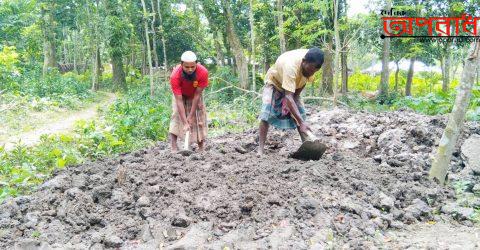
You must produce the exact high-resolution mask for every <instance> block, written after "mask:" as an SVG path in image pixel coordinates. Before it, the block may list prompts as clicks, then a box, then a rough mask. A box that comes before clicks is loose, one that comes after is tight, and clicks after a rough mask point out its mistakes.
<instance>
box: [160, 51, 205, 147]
mask: <svg viewBox="0 0 480 250" xmlns="http://www.w3.org/2000/svg"><path fill="white" fill-rule="evenodd" d="M170 86H171V89H172V92H173V95H174V97H173V100H172V110H173V112H172V118H171V120H170V128H169V137H170V143H171V150H172V152H176V151H178V146H177V138H178V137H184V136H185V133H186V132H187V131H189V132H190V142H189V143H192V142H196V143H197V144H198V149H199V151H203V150H204V148H205V139H206V138H207V124H206V121H207V112H206V110H205V105H204V103H203V100H202V91H203V89H204V88H206V87H207V86H208V70H207V69H206V68H205V67H204V66H203V65H201V64H199V63H197V56H196V55H195V53H193V52H192V51H186V52H184V53H183V54H182V57H181V64H180V65H177V66H176V67H175V68H174V69H173V71H172V75H171V76H170Z"/></svg>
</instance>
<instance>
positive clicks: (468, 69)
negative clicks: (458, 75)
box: [430, 42, 480, 185]
mask: <svg viewBox="0 0 480 250" xmlns="http://www.w3.org/2000/svg"><path fill="white" fill-rule="evenodd" d="M479 49H480V42H477V43H474V44H472V46H471V53H469V55H470V56H469V57H468V58H467V60H466V61H465V66H464V68H463V73H462V79H461V82H460V86H459V87H458V89H457V96H456V97H455V104H454V105H453V110H452V112H451V113H450V115H449V117H448V123H447V126H446V128H445V130H444V131H443V135H442V138H441V139H440V143H439V145H438V148H437V151H436V154H435V158H434V159H433V162H432V167H431V169H430V178H432V179H434V180H436V181H438V182H439V183H440V184H442V185H443V184H444V183H445V181H446V180H445V179H446V176H447V171H448V168H449V166H450V161H451V158H452V153H453V150H454V148H455V144H456V143H457V139H458V136H459V134H460V131H461V130H462V127H463V123H464V119H465V113H466V112H467V108H468V104H469V102H470V96H471V93H472V86H473V84H474V82H475V72H477V70H478V68H479V65H480V60H479Z"/></svg>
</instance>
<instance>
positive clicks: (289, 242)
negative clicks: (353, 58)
mask: <svg viewBox="0 0 480 250" xmlns="http://www.w3.org/2000/svg"><path fill="white" fill-rule="evenodd" d="M309 120H310V121H311V122H312V124H313V125H312V128H313V130H314V132H315V133H316V134H317V135H319V136H321V137H322V138H323V140H324V141H325V143H326V144H327V145H328V146H329V149H328V150H327V152H326V154H325V155H324V157H322V159H320V160H319V161H308V162H304V161H299V160H294V159H290V158H288V154H289V152H291V151H293V150H294V149H296V148H297V147H298V146H299V145H300V140H299V138H298V135H296V134H295V133H294V132H281V131H273V133H270V134H269V140H268V141H267V146H268V148H267V155H266V156H263V157H261V158H258V157H257V156H256V154H255V151H254V150H255V149H256V143H255V138H256V134H255V133H256V132H255V131H253V130H252V131H249V132H246V133H243V134H227V135H225V136H222V137H218V138H214V139H212V140H211V142H210V143H209V145H208V150H207V152H205V153H202V154H199V153H194V154H192V155H189V156H181V155H177V154H174V155H172V154H170V153H169V150H168V148H167V145H166V144H164V143H160V144H158V145H157V146H156V147H153V148H149V149H145V150H141V151H138V152H134V153H132V154H127V155H122V156H119V157H117V158H115V159H107V160H104V161H98V162H95V163H88V164H83V165H80V166H76V167H70V168H67V169H65V170H63V171H60V172H58V173H57V175H56V176H55V177H54V178H52V179H51V180H49V181H48V182H46V183H45V184H43V185H42V186H41V188H40V189H39V190H38V191H37V192H35V193H34V194H32V195H31V196H24V197H19V198H15V199H9V200H7V201H5V202H4V203H3V204H2V205H0V248H11V247H13V246H17V247H19V248H27V247H34V246H36V247H39V246H42V247H45V249H50V248H59V249H60V248H62V249H63V248H67V247H71V248H74V249H88V248H90V249H103V248H124V249H154V248H156V249H158V248H165V249H196V248H197V247H200V248H203V249H225V247H228V248H229V249H256V248H260V249H266V248H272V249H324V248H329V247H334V248H339V247H347V248H356V247H358V248H362V249H363V248H375V247H388V248H406V247H409V246H411V247H413V248H417V246H418V247H426V246H430V245H424V243H426V242H428V239H430V240H433V239H434V238H433V237H437V236H438V235H435V234H432V236H431V237H430V236H428V233H427V234H426V236H422V234H419V235H418V237H417V235H414V236H413V237H416V238H417V239H418V241H412V242H411V243H412V244H411V245H405V243H408V242H406V241H405V240H404V241H402V235H412V234H411V233H410V234H409V232H411V231H408V230H413V232H415V233H416V232H417V229H415V225H421V224H416V223H418V222H422V223H424V222H430V223H433V222H439V223H445V224H447V225H450V223H452V222H453V220H457V221H459V223H461V224H462V225H463V226H462V227H463V228H469V229H471V233H470V234H469V233H468V230H462V231H461V233H465V234H468V237H467V239H477V238H478V237H477V236H475V231H474V230H476V229H475V227H474V225H473V223H472V222H471V221H469V220H467V219H468V217H471V216H472V215H473V208H471V207H463V205H461V206H460V205H458V207H455V208H452V207H454V205H455V206H457V205H456V203H452V202H453V199H454V196H455V194H454V191H453V189H452V188H448V187H446V188H443V187H439V186H437V185H436V184H435V183H432V182H431V181H429V180H428V178H427V170H428V169H429V167H430V165H429V164H430V163H429V162H430V160H429V155H430V153H431V150H432V148H434V146H435V145H436V140H438V139H437V138H439V136H440V133H441V132H442V129H443V127H444V125H445V119H444V118H443V117H425V116H422V115H418V114H414V113H410V112H391V113H382V114H371V113H365V112H351V111H350V112H349V111H345V110H331V111H319V112H314V113H313V114H311V115H310V116H309ZM471 134H480V129H479V126H478V123H469V124H467V125H466V128H465V131H464V133H463V134H462V137H461V140H462V141H463V140H465V138H467V137H468V136H470V135H471ZM454 156H455V157H454V161H453V163H452V169H453V170H454V171H455V172H456V173H457V178H459V177H458V176H463V177H462V178H469V179H471V180H474V181H477V182H478V176H474V175H471V174H470V172H468V171H466V170H463V166H464V163H463V160H462V159H461V157H460V153H459V152H458V150H457V152H455V153H454ZM472 195H473V194H472ZM479 201H480V200H479ZM479 204H480V203H479ZM409 225H414V226H413V229H412V226H409ZM439 225H440V224H439ZM448 228H455V227H448ZM420 229H421V228H419V229H418V230H420ZM391 230H400V231H399V232H397V231H393V232H394V233H393V234H392V233H391ZM402 230H403V231H402ZM452 230H453V229H452ZM447 232H448V229H447ZM446 234H449V233H446ZM451 235H452V234H451ZM459 236H461V235H459ZM410 237H412V236H410ZM422 238H425V240H424V241H423V240H422ZM407 240H408V238H407ZM415 244H417V245H415ZM459 244H461V242H459ZM434 246H435V245H434ZM438 246H439V247H440V248H442V245H438ZM470 246H472V244H471V243H470V242H469V243H468V245H461V247H464V249H465V248H466V249H468V247H470Z"/></svg>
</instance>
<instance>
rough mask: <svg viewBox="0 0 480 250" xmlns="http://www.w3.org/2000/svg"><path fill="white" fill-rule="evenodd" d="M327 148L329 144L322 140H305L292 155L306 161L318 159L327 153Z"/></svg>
mask: <svg viewBox="0 0 480 250" xmlns="http://www.w3.org/2000/svg"><path fill="white" fill-rule="evenodd" d="M325 150H327V145H325V144H323V143H322V142H320V140H315V141H305V142H304V143H303V144H302V146H300V148H299V149H298V150H297V151H296V152H294V153H293V154H291V155H290V157H292V158H295V159H299V160H304V161H308V160H314V161H318V160H319V159H320V158H321V157H322V155H323V153H325Z"/></svg>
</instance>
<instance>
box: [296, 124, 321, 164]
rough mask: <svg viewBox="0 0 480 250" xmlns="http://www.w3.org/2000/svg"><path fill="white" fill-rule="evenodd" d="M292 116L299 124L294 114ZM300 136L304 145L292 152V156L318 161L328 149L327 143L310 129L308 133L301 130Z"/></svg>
mask: <svg viewBox="0 0 480 250" xmlns="http://www.w3.org/2000/svg"><path fill="white" fill-rule="evenodd" d="M292 118H293V119H294V120H295V122H296V123H297V126H298V125H299V123H298V121H297V119H295V117H294V116H293V115H292ZM300 137H301V138H302V141H303V143H302V145H301V146H300V148H298V149H297V151H295V152H294V153H292V154H290V157H292V158H295V159H299V160H304V161H308V160H314V161H318V160H319V159H320V158H321V157H322V155H323V153H325V150H327V145H325V144H323V143H322V142H321V141H320V140H319V139H318V138H317V137H316V136H315V135H314V134H313V133H312V131H310V130H308V131H307V132H306V133H303V132H300Z"/></svg>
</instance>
